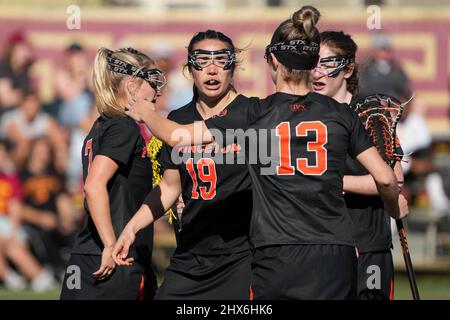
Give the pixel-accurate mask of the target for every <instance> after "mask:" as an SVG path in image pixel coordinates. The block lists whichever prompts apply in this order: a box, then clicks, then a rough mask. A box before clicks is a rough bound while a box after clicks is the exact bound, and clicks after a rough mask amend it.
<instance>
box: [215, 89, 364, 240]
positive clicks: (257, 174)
mask: <svg viewBox="0 0 450 320" xmlns="http://www.w3.org/2000/svg"><path fill="white" fill-rule="evenodd" d="M235 117H238V118H242V117H244V118H246V119H248V124H249V128H250V130H256V132H258V134H257V137H258V138H257V145H258V146H257V147H258V156H257V158H256V160H255V157H254V155H253V152H252V151H250V152H249V154H248V156H247V158H248V162H249V168H250V176H251V179H252V188H253V200H254V201H253V215H252V223H251V231H250V234H251V240H252V242H253V244H254V245H255V247H263V246H269V245H285V244H290V245H292V244H336V245H349V246H354V245H355V243H354V240H353V237H352V234H351V220H350V218H349V216H348V213H347V208H346V206H345V202H344V197H343V194H342V191H343V182H342V177H343V174H344V168H345V158H346V155H347V153H348V154H350V155H351V156H353V157H356V156H357V155H358V154H359V153H361V152H363V151H364V150H366V149H368V148H370V147H371V146H372V143H371V141H370V139H369V137H368V135H367V134H366V132H365V130H364V128H363V126H362V124H361V122H360V121H359V119H358V117H357V115H356V114H355V113H354V112H353V111H351V110H350V109H349V108H348V107H347V106H346V105H342V104H339V103H337V102H336V101H335V100H333V99H331V98H329V97H326V96H323V95H320V94H316V93H309V94H307V95H305V96H299V95H291V94H287V93H275V94H273V95H271V96H269V97H267V98H266V99H264V100H260V105H259V106H258V107H256V108H254V109H252V110H250V109H249V110H247V111H245V112H240V111H239V110H238V109H237V108H229V110H228V114H227V116H226V117H215V118H213V119H210V120H208V121H206V122H207V125H208V127H209V128H215V127H219V128H220V127H224V126H227V125H228V122H229V121H233V119H234V118H235ZM255 119H256V120H255ZM268 130H269V131H268ZM248 135H250V133H249V134H248ZM250 147H251V145H250ZM251 149H252V150H254V148H251Z"/></svg>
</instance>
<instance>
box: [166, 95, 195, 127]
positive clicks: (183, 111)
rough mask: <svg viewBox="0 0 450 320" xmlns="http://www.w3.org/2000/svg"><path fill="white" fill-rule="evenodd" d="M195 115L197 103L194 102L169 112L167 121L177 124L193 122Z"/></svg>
mask: <svg viewBox="0 0 450 320" xmlns="http://www.w3.org/2000/svg"><path fill="white" fill-rule="evenodd" d="M194 113H195V101H194V100H192V101H190V102H189V103H187V104H185V105H184V106H182V107H180V108H178V109H175V110H172V111H170V112H169V114H168V116H167V119H169V120H172V121H175V122H193V121H194Z"/></svg>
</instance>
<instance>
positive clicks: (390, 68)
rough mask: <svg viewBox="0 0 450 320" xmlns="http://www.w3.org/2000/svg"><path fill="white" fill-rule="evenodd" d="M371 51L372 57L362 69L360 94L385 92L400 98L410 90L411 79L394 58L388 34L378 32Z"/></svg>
mask: <svg viewBox="0 0 450 320" xmlns="http://www.w3.org/2000/svg"><path fill="white" fill-rule="evenodd" d="M370 53H371V57H370V58H369V60H368V62H367V63H365V64H364V65H363V69H362V70H361V75H360V79H361V80H360V87H361V88H360V95H361V96H362V97H364V96H367V95H369V94H374V93H384V94H388V95H391V96H394V97H396V98H397V99H399V98H400V96H404V95H405V93H406V92H409V88H410V84H409V79H408V77H407V75H406V73H405V72H404V71H403V69H402V67H401V65H400V64H399V63H398V62H397V61H396V60H395V58H394V50H393V48H392V44H391V40H390V38H389V36H388V35H387V34H385V33H378V34H376V35H375V36H374V37H373V41H372V48H371V50H370ZM408 98H409V97H408Z"/></svg>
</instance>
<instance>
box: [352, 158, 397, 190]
mask: <svg viewBox="0 0 450 320" xmlns="http://www.w3.org/2000/svg"><path fill="white" fill-rule="evenodd" d="M394 173H395V176H396V178H397V185H398V187H399V189H400V190H401V188H402V187H403V184H404V181H403V180H404V179H403V171H402V168H401V165H400V162H396V164H395V166H394ZM344 192H348V193H356V194H361V195H367V196H376V195H378V189H377V185H376V183H375V180H374V179H373V177H372V176H371V175H370V174H367V175H362V176H352V175H346V176H344Z"/></svg>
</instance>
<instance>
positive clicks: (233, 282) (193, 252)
mask: <svg viewBox="0 0 450 320" xmlns="http://www.w3.org/2000/svg"><path fill="white" fill-rule="evenodd" d="M251 101H252V100H251V99H249V98H247V97H244V96H242V95H238V96H237V97H236V98H235V99H234V100H233V101H232V102H231V103H230V104H229V105H228V106H227V108H230V107H235V108H236V109H240V108H241V107H242V108H244V105H246V104H249V103H251ZM227 108H226V109H227ZM226 109H224V110H226ZM224 112H226V111H224ZM168 118H169V119H170V120H172V121H175V122H177V123H179V124H190V123H193V122H195V121H202V120H203V118H202V116H201V115H200V113H199V112H198V110H197V107H196V101H195V100H193V101H192V102H190V103H189V104H187V105H186V106H184V107H182V108H180V109H177V110H175V111H172V112H171V113H170V114H169V116H168ZM235 125H236V126H239V125H240V122H239V121H238V122H237V123H236V124H235ZM241 148H242V146H240V145H239V144H237V143H236V142H235V141H234V137H233V138H232V139H229V141H228V142H226V143H223V144H222V143H215V142H214V143H211V144H206V145H199V146H180V147H174V148H171V147H169V146H168V145H167V144H164V146H163V149H162V151H161V161H160V162H161V165H162V167H163V169H164V170H168V169H175V170H178V171H179V173H180V178H181V185H182V197H183V201H184V203H185V207H184V209H183V213H182V215H181V217H178V219H179V226H180V227H179V230H178V231H179V233H178V242H177V249H176V251H175V254H174V255H173V257H172V259H171V264H170V265H169V267H168V269H167V271H166V274H165V282H164V283H163V284H162V286H161V287H160V289H159V291H158V294H157V296H156V298H157V299H177V298H179V299H183V298H184V299H248V298H249V289H250V281H251V277H250V272H251V269H250V261H251V252H250V244H249V238H248V234H249V224H250V218H251V212H252V191H251V181H250V177H249V173H248V168H247V165H246V164H245V159H244V158H243V157H244V152H243V150H241ZM227 158H228V160H230V159H232V160H231V161H234V163H235V164H232V165H229V164H226V163H225V162H226V161H227ZM239 163H240V164H239Z"/></svg>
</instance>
